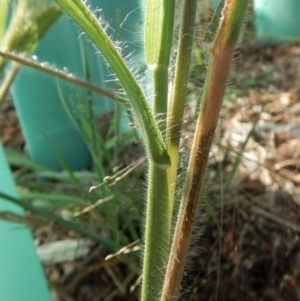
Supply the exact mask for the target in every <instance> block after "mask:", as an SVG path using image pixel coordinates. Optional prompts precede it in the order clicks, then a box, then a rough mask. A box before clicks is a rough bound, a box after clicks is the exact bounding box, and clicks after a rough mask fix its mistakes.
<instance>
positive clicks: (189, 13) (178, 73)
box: [167, 0, 197, 218]
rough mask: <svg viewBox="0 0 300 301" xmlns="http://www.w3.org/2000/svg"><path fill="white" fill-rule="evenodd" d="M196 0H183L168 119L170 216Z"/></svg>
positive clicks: (172, 205)
mask: <svg viewBox="0 0 300 301" xmlns="http://www.w3.org/2000/svg"><path fill="white" fill-rule="evenodd" d="M196 10H197V0H185V1H184V8H183V14H182V22H181V23H182V25H181V29H180V33H179V45H178V55H177V61H176V70H175V80H174V90H173V91H172V95H173V99H172V102H171V106H170V107H171V114H170V116H169V120H168V134H167V150H168V153H169V155H170V158H171V162H172V164H171V167H170V168H169V169H168V184H169V201H168V203H169V211H170V212H171V215H170V216H169V218H172V212H173V207H174V195H175V189H176V179H177V168H178V157H179V141H180V133H181V125H182V117H183V111H184V104H185V99H186V90H187V82H188V77H189V68H190V60H191V53H192V45H193V39H194V27H195V17H196Z"/></svg>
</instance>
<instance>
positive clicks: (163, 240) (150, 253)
mask: <svg viewBox="0 0 300 301" xmlns="http://www.w3.org/2000/svg"><path fill="white" fill-rule="evenodd" d="M148 185H149V186H148V195H147V212H146V213H147V219H146V231H145V251H144V262H143V286H142V294H141V295H142V298H141V300H142V301H155V300H159V294H160V292H161V290H162V285H163V279H164V274H165V264H166V259H167V251H168V247H169V239H170V234H169V233H168V231H166V228H167V227H168V226H169V225H168V218H167V216H168V206H167V202H166V200H167V193H168V187H167V173H166V171H165V170H162V169H160V168H158V167H157V166H156V165H155V164H153V163H151V162H149V183H148Z"/></svg>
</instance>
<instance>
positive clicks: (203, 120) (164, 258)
mask: <svg viewBox="0 0 300 301" xmlns="http://www.w3.org/2000/svg"><path fill="white" fill-rule="evenodd" d="M56 2H57V3H58V5H59V6H61V7H62V9H63V10H64V11H65V12H66V13H67V14H69V16H70V17H71V18H72V19H73V20H74V21H75V22H76V23H77V24H78V25H79V27H80V28H81V29H82V31H83V32H84V33H85V34H86V35H87V36H88V37H89V38H90V40H91V41H92V43H93V44H94V45H95V47H96V48H97V49H98V50H99V52H100V53H101V55H102V56H103V57H104V58H105V60H106V61H107V64H108V65H109V67H110V68H111V69H112V70H113V72H114V74H115V76H116V78H117V79H118V81H119V83H120V86H121V87H122V91H120V93H116V92H114V93H112V92H109V91H102V90H101V89H99V88H93V87H91V86H88V84H85V83H84V81H80V80H79V81H77V82H76V81H73V83H76V84H81V85H84V86H85V87H86V88H87V89H92V88H93V90H94V91H95V90H97V89H98V90H97V92H99V93H103V94H105V93H106V94H105V95H106V96H108V95H109V96H111V98H113V99H114V100H115V101H117V102H119V103H120V104H122V105H124V106H125V107H126V110H128V111H130V114H131V116H132V117H133V118H134V124H135V125H136V126H137V127H138V129H139V132H140V136H141V139H142V141H143V144H144V147H145V152H146V158H147V161H148V173H147V179H148V182H147V193H146V208H147V209H146V217H145V219H146V221H145V229H144V235H143V237H144V251H143V263H142V268H143V272H142V287H141V300H142V301H150V300H151V301H153V300H154V301H155V300H161V301H169V300H172V301H175V300H178V298H179V295H180V284H181V281H182V276H183V271H184V265H185V260H186V256H187V251H188V248H189V244H190V240H191V230H192V226H193V222H194V216H195V211H196V206H197V203H198V201H199V199H200V195H201V191H202V183H203V178H204V174H205V169H206V165H207V161H208V155H209V152H210V148H211V145H212V141H213V137H214V133H215V130H216V127H217V123H218V119H219V112H220V110H221V107H222V100H223V97H224V93H225V88H226V84H227V79H228V75H229V72H230V68H231V62H232V58H233V55H234V51H235V47H236V44H237V42H238V38H239V35H240V31H241V29H242V25H243V21H244V17H245V14H246V11H247V6H248V0H243V1H238V0H226V1H221V3H220V5H219V7H218V8H217V10H216V13H215V17H213V18H212V22H211V24H210V26H208V29H207V33H206V34H205V35H204V39H203V40H202V41H201V43H204V42H205V43H210V46H209V61H208V68H207V71H206V73H205V74H202V75H201V76H202V77H204V78H205V83H204V86H203V87H202V89H201V91H200V92H199V97H198V99H199V101H198V104H197V110H196V116H195V124H196V129H195V133H194V139H193V143H192V148H191V151H190V154H189V159H188V164H187V169H186V172H185V177H184V179H183V181H180V182H179V181H177V178H178V170H179V162H180V139H181V132H182V119H183V114H184V106H185V102H186V95H187V84H188V79H189V74H190V70H191V69H192V67H193V66H192V65H191V62H192V60H191V56H192V49H193V43H194V40H195V39H194V37H195V33H196V17H197V13H198V11H199V8H197V6H198V5H199V3H198V1H197V0H184V1H182V4H180V5H182V6H181V8H180V11H182V14H181V22H180V25H179V33H178V36H177V37H176V34H175V30H174V23H175V22H174V18H175V1H168V0H147V3H146V4H147V5H146V14H145V45H144V46H145V58H146V62H147V66H148V69H149V70H150V71H151V77H152V84H151V86H152V89H151V91H152V94H151V95H150V96H149V95H148V94H147V93H146V92H145V89H144V88H143V86H142V84H141V83H140V81H139V77H138V76H137V75H136V74H135V73H134V72H132V70H131V68H130V67H129V64H128V63H127V62H126V59H124V58H123V57H122V55H121V51H120V49H119V46H118V45H119V44H118V43H116V41H113V40H112V38H110V37H109V36H108V34H107V32H106V31H105V24H104V22H102V20H101V19H97V17H96V16H95V15H94V14H93V12H91V11H90V10H89V8H88V7H87V5H86V3H85V2H83V1H81V0H56ZM176 40H177V41H178V43H176ZM197 46H199V45H197ZM176 48H177V50H176V51H175V52H176V56H175V63H174V65H172V64H173V62H172V61H171V56H172V49H176ZM12 50H15V49H12ZM0 55H1V56H2V57H6V58H10V59H15V60H19V63H22V62H24V63H26V62H27V65H30V67H33V68H39V67H38V66H35V65H34V64H31V63H30V62H29V63H28V61H27V60H23V61H22V58H21V59H20V58H18V56H14V55H13V54H9V53H7V52H5V51H1V52H0ZM41 69H42V70H43V71H45V72H48V73H51V72H52V71H51V70H50V71H49V70H45V68H44V69H43V68H41ZM50 69H51V68H50ZM173 71H174V74H172V72H173ZM58 73H60V74H63V73H61V72H57V73H56V74H55V72H54V73H51V74H52V75H54V76H55V75H58ZM60 77H64V79H66V80H69V79H70V76H69V78H68V76H60ZM110 93H111V94H110ZM124 95H125V96H124ZM65 98H66V96H65V95H63V93H61V100H62V102H63V103H64V104H65V108H66V110H67V111H68V112H69V115H70V117H71V118H73V117H72V116H74V115H72V113H71V110H70V108H68V102H67V101H66V100H65ZM78 99H79V104H80V101H81V100H80V96H79V98H78ZM88 106H89V107H91V104H89V105H88ZM79 107H80V106H79ZM79 116H80V118H79V119H80V121H79V122H78V121H77V119H76V118H75V119H74V118H73V121H74V123H75V124H76V126H77V127H78V129H79V130H80V131H81V133H82V135H83V137H84V138H85V139H86V141H87V144H88V145H89V147H90V151H91V154H92V158H93V162H94V166H95V174H96V175H97V177H98V179H103V178H104V176H105V171H104V169H103V166H104V162H103V160H102V158H100V156H99V149H100V148H101V149H103V145H104V144H106V143H107V142H104V140H103V138H101V137H100V136H99V135H98V134H97V133H96V131H95V127H94V126H90V125H91V124H93V122H92V119H93V116H92V112H90V111H88V112H87V113H86V112H83V111H82V112H80V113H79ZM115 128H117V127H115ZM45 138H46V139H47V137H45ZM49 143H50V144H51V141H49ZM53 149H54V151H55V148H54V147H53ZM113 153H115V154H116V150H114V151H113ZM106 155H107V158H106V159H107V161H110V160H112V161H115V160H114V159H113V158H111V157H110V153H109V152H106ZM57 156H58V157H59V153H57ZM60 160H61V164H62V165H63V166H64V168H65V170H66V171H67V173H68V174H69V177H70V179H71V183H70V184H71V185H74V186H76V187H77V188H78V194H79V195H80V196H81V197H82V199H84V200H85V201H86V202H90V203H88V204H89V205H90V204H91V203H96V202H97V200H96V198H95V196H93V195H90V194H88V193H87V192H86V190H85V187H84V185H83V184H82V182H81V179H79V178H78V177H77V175H76V174H75V173H74V172H73V171H72V170H71V169H70V168H69V167H68V166H67V165H66V164H65V163H64V162H63V159H62V158H60ZM24 162H25V161H24ZM36 167H37V166H36ZM37 168H41V169H42V167H37ZM44 172H46V173H47V174H48V175H49V173H50V174H51V173H52V176H53V177H61V175H60V174H58V173H55V172H54V171H51V170H44ZM124 173H126V171H124ZM81 176H82V177H83V178H84V177H85V176H86V177H89V176H90V174H87V175H85V176H84V175H81ZM103 187H104V188H103V190H101V191H102V192H101V198H102V199H105V198H107V197H109V195H110V194H117V191H114V192H112V190H108V189H107V186H105V185H104V186H103ZM178 195H179V196H180V208H179V210H178V211H176V210H175V211H174V202H175V198H176V197H178ZM7 198H8V199H9V200H11V201H12V202H15V203H17V204H19V205H21V206H23V207H25V208H27V209H29V210H32V211H35V212H36V213H39V214H41V215H42V216H45V217H46V218H50V219H53V220H55V221H57V222H59V223H62V224H65V223H66V222H65V221H63V219H58V218H57V217H53V216H52V215H51V216H50V215H49V214H48V213H45V212H44V211H43V210H42V209H36V207H35V206H33V205H32V204H30V205H28V204H27V203H22V202H21V201H18V200H16V199H13V198H9V197H8V196H7ZM119 198H120V194H119V195H114V198H113V200H114V201H113V202H112V201H107V202H104V203H103V205H102V206H103V214H104V216H105V219H106V221H107V222H108V224H109V226H106V228H107V229H109V230H110V233H111V236H112V237H113V238H109V239H108V238H104V237H101V238H100V236H99V237H98V238H97V239H98V241H101V242H102V243H103V244H106V246H107V247H108V248H110V249H111V250H112V251H117V250H118V248H121V246H123V245H124V244H126V243H129V242H126V241H124V239H123V238H122V237H120V235H119V230H118V217H120V216H121V218H122V219H124V221H125V223H126V225H127V226H128V228H129V231H130V233H131V238H132V239H133V240H136V238H137V237H138V234H137V233H136V230H135V229H134V228H135V227H134V224H133V221H132V216H131V215H129V214H128V215H127V214H126V212H127V211H128V208H129V207H130V206H131V205H132V203H129V205H128V206H129V207H127V208H120V206H122V204H120V201H119ZM65 201H66V202H68V200H65ZM70 202H71V203H73V204H74V199H72V200H70ZM25 204H26V205H25ZM118 207H119V211H118V214H117V215H116V214H115V212H112V208H118ZM41 210H42V211H41ZM137 219H138V220H139V219H140V217H138V218H137ZM68 223H69V222H68ZM173 223H174V225H175V226H174V230H172V229H173V227H172V225H173ZM66 226H69V227H71V228H72V229H73V230H74V231H77V232H79V233H81V234H83V235H86V236H89V237H91V235H90V234H87V233H85V234H84V233H83V232H82V230H80V229H81V228H80V226H79V227H78V225H76V224H73V225H71V224H68V225H66ZM95 227H96V228H97V227H99V226H97V225H95ZM80 231H81V232H80Z"/></svg>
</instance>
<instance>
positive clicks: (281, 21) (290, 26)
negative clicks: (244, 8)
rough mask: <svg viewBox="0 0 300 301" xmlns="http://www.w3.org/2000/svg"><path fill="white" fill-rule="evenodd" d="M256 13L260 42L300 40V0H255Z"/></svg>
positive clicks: (272, 42)
mask: <svg viewBox="0 0 300 301" xmlns="http://www.w3.org/2000/svg"><path fill="white" fill-rule="evenodd" d="M254 14H255V27H256V38H257V41H258V42H260V43H262V44H294V43H299V42H300V0H254Z"/></svg>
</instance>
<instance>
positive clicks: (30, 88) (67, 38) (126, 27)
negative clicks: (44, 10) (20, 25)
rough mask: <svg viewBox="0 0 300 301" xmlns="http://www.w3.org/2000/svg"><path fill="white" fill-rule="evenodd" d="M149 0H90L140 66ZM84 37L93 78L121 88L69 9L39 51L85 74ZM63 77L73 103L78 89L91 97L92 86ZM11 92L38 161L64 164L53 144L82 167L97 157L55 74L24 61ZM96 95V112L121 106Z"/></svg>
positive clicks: (52, 62) (71, 162)
mask: <svg viewBox="0 0 300 301" xmlns="http://www.w3.org/2000/svg"><path fill="white" fill-rule="evenodd" d="M143 2H144V1H142V0H139V1H124V2H123V1H118V0H97V1H96V0H94V1H89V6H90V9H91V10H92V11H96V14H101V16H102V18H103V19H104V20H105V22H106V23H107V25H108V33H109V35H110V36H112V37H113V38H114V39H116V40H123V41H125V42H126V45H127V46H126V47H124V48H123V50H124V56H126V55H129V54H131V59H132V60H133V61H134V62H135V65H136V66H137V68H139V67H141V66H142V65H144V58H143V49H142V41H143V34H142V33H143V22H142V21H143V11H144V10H143ZM97 11H98V13H97ZM80 42H82V45H83V48H84V51H85V53H86V55H87V60H88V67H89V74H90V79H89V80H90V81H91V82H92V83H93V84H96V85H99V86H101V87H103V88H106V89H113V90H114V89H116V83H115V81H114V76H113V75H112V74H111V73H112V72H111V70H110V68H109V67H108V66H107V64H106V63H105V62H104V60H103V58H102V56H101V54H99V53H98V51H97V50H96V49H95V48H94V46H93V45H92V43H91V42H90V41H89V40H88V38H87V37H86V36H85V35H83V34H82V33H81V30H80V29H79V28H78V26H77V25H76V24H74V23H73V21H72V20H71V19H70V17H68V16H66V15H63V16H62V17H61V18H60V19H59V20H58V21H57V22H56V23H55V24H54V26H53V27H52V28H51V29H50V30H49V32H47V33H46V35H45V36H44V37H43V39H42V40H41V42H40V43H39V45H38V47H37V48H36V50H35V51H34V55H35V56H36V58H37V60H38V61H39V62H46V63H48V64H49V65H51V66H55V67H56V68H59V69H62V70H65V71H68V72H70V73H72V74H74V75H75V76H78V77H80V78H84V68H83V59H82V55H83V53H82V51H81V45H80ZM59 83H60V86H61V87H62V90H63V93H64V95H65V96H66V97H67V98H68V101H69V103H70V105H71V107H73V108H74V111H76V109H75V108H76V106H78V94H81V95H82V96H83V98H84V99H86V98H87V97H86V91H85V90H83V89H79V88H78V87H75V86H74V85H70V84H68V83H66V82H63V81H59ZM11 93H12V96H13V99H14V103H15V106H16V110H17V113H18V116H19V119H20V123H21V127H22V131H23V134H24V136H25V140H26V145H27V148H28V151H29V154H30V156H31V158H32V159H33V160H34V161H35V162H38V163H40V164H42V165H45V166H48V167H50V168H53V169H57V170H59V169H62V166H61V164H60V163H59V160H58V159H57V156H56V155H55V152H54V151H53V148H55V150H56V151H58V152H59V153H60V155H61V156H62V157H63V159H64V160H65V161H66V163H67V164H68V165H69V166H70V167H71V168H72V169H74V170H80V169H82V168H84V167H86V166H87V165H88V164H89V163H90V162H91V156H90V153H89V151H88V148H87V146H86V144H85V142H84V140H83V138H82V136H81V135H80V133H79V132H78V131H77V129H76V127H75V126H74V124H73V123H72V121H71V119H70V118H69V116H68V114H67V113H66V111H65V109H64V106H63V104H62V102H61V100H60V97H59V93H58V89H57V84H56V80H55V79H53V78H52V77H50V76H48V75H45V74H42V73H41V72H38V71H35V70H32V69H29V68H26V67H23V68H22V69H21V71H20V73H19V74H18V76H17V78H16V80H15V82H14V84H13V86H12V89H11ZM93 101H94V110H95V114H96V115H101V114H104V113H107V112H108V111H112V110H113V109H114V106H115V104H114V102H113V101H112V100H108V99H106V98H105V97H103V96H101V95H98V94H96V93H93ZM122 124H124V122H122ZM121 130H122V129H121ZM45 137H47V139H45ZM49 141H50V143H49Z"/></svg>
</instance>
